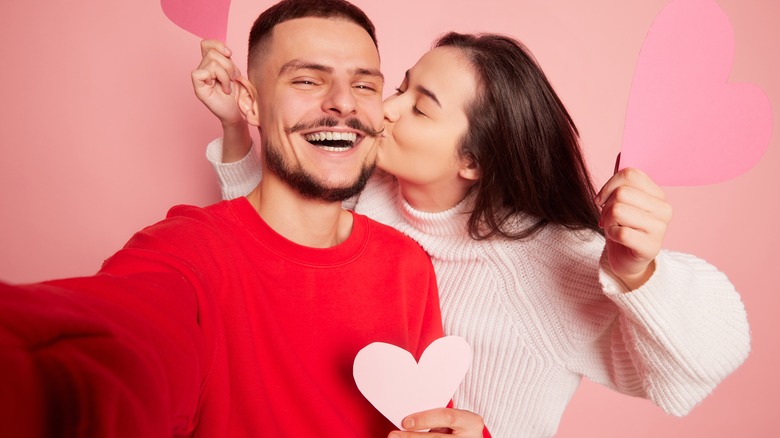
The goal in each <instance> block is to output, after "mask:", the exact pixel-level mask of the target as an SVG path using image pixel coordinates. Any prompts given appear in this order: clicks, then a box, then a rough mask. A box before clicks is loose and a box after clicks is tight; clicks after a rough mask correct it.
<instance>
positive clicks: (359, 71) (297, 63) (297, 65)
mask: <svg viewBox="0 0 780 438" xmlns="http://www.w3.org/2000/svg"><path fill="white" fill-rule="evenodd" d="M295 70H315V71H320V72H323V73H333V67H329V66H327V65H322V64H317V63H316V62H308V61H303V60H300V59H293V60H292V61H290V62H288V63H286V64H284V65H283V66H282V68H280V69H279V74H280V75H283V74H285V73H289V72H291V71H295ZM351 73H352V74H354V75H359V76H376V77H378V78H379V79H382V80H383V81H384V79H385V76H384V75H383V74H382V72H381V71H379V70H377V69H373V68H356V69H354V70H353V71H352V72H351Z"/></svg>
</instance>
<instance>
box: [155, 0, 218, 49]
mask: <svg viewBox="0 0 780 438" xmlns="http://www.w3.org/2000/svg"><path fill="white" fill-rule="evenodd" d="M161 5H162V9H163V12H164V13H165V15H166V16H167V17H168V19H169V20H171V21H172V22H173V23H174V24H176V25H177V26H179V27H180V28H182V29H184V30H186V31H187V32H190V33H192V34H195V35H196V36H198V37H200V38H203V39H217V40H220V41H225V38H226V37H227V24H228V13H229V11H230V0H161Z"/></svg>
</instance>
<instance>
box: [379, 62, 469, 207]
mask: <svg viewBox="0 0 780 438" xmlns="http://www.w3.org/2000/svg"><path fill="white" fill-rule="evenodd" d="M476 90H477V82H476V79H475V77H474V73H473V72H472V68H471V66H470V65H469V63H468V61H467V60H466V58H465V56H464V54H463V52H462V51H461V50H460V49H456V48H453V47H438V48H435V49H433V50H431V51H430V52H428V53H426V54H425V55H424V56H423V57H422V58H420V60H419V61H418V62H417V64H416V65H415V66H414V67H412V68H411V69H410V70H409V71H408V72H407V73H406V77H405V78H404V81H403V83H402V84H401V86H400V87H398V91H397V93H396V94H394V95H392V96H390V97H388V98H387V99H386V100H385V105H384V108H385V123H386V127H385V131H384V141H382V142H380V146H379V150H378V161H377V164H378V166H379V167H380V168H381V169H383V170H385V171H386V172H388V173H390V174H392V175H395V176H396V177H397V178H398V181H399V184H401V188H402V190H403V189H404V188H405V187H406V188H410V189H412V190H413V191H415V192H416V193H418V194H420V195H422V197H423V198H426V197H428V198H429V197H431V196H434V197H436V198H441V199H438V200H436V199H434V200H433V201H434V202H435V203H439V202H437V201H445V202H446V203H451V204H452V201H451V200H448V199H445V198H452V199H454V202H455V203H457V202H458V201H460V200H461V199H462V198H463V196H465V193H466V191H467V190H468V187H469V186H470V185H471V183H472V179H474V178H475V176H473V177H470V175H471V174H472V173H475V172H476V170H474V169H471V168H470V167H469V161H468V160H466V159H464V158H461V157H460V156H459V155H458V150H457V148H458V145H459V144H460V140H461V138H462V137H463V134H464V133H465V132H466V130H467V129H468V119H467V118H466V112H465V111H466V106H467V105H468V104H469V102H471V100H472V98H473V97H474V95H475V93H476ZM404 194H405V196H406V197H407V200H408V201H410V202H412V201H414V199H409V196H407V193H404ZM455 198H457V199H455ZM412 205H415V204H414V202H412ZM452 205H454V204H452ZM452 205H450V206H449V207H451V206H452ZM415 207H418V206H417V205H415ZM441 207H446V208H448V207H447V206H446V205H441ZM434 208H435V207H434ZM425 210H427V211H433V210H431V209H427V208H426V209H425Z"/></svg>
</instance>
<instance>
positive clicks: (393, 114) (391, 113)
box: [384, 95, 399, 123]
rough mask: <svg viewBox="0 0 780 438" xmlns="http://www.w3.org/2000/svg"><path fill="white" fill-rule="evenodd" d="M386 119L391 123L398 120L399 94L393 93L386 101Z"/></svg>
mask: <svg viewBox="0 0 780 438" xmlns="http://www.w3.org/2000/svg"><path fill="white" fill-rule="evenodd" d="M384 112H385V120H387V121H388V122H390V123H395V122H396V121H398V114H399V112H398V96H396V95H392V96H390V97H388V98H387V99H385V102H384Z"/></svg>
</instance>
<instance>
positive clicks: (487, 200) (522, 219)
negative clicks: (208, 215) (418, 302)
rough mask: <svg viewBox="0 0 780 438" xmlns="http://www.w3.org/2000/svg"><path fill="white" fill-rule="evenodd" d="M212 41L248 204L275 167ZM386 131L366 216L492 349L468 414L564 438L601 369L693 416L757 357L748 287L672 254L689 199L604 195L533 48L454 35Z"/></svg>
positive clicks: (219, 103) (622, 385) (453, 320)
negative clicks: (423, 262) (407, 240)
mask: <svg viewBox="0 0 780 438" xmlns="http://www.w3.org/2000/svg"><path fill="white" fill-rule="evenodd" d="M202 47H203V49H204V51H203V53H204V59H203V61H202V63H201V65H200V66H199V69H198V70H196V71H195V72H193V83H194V85H195V89H196V94H198V96H199V98H201V100H203V101H204V103H206V105H207V106H208V107H209V108H210V109H211V110H212V112H214V113H215V114H216V115H217V116H218V117H219V118H220V120H221V121H222V123H223V127H224V128H225V142H224V145H222V148H221V146H220V143H219V142H218V141H217V142H215V143H213V144H212V145H210V146H209V154H210V157H211V160H212V162H213V163H214V165H215V167H216V169H217V172H218V174H219V175H220V181H221V182H222V184H223V194H224V195H225V196H226V197H233V196H236V195H239V194H245V193H246V192H248V191H249V190H250V189H251V188H252V187H253V186H254V184H255V183H256V179H257V178H258V176H257V175H258V174H259V165H258V163H257V161H256V158H255V154H253V153H248V154H247V150H249V148H250V146H251V140H250V139H249V134H248V130H247V128H246V126H245V124H244V123H243V122H242V120H241V119H240V115H239V114H238V113H237V108H235V107H234V106H235V105H234V104H233V105H232V106H231V104H230V102H231V101H230V99H229V97H230V96H229V94H226V93H229V92H230V81H231V78H232V77H235V76H236V75H237V74H238V73H237V70H236V69H235V66H234V65H233V63H232V61H230V59H229V51H227V49H226V48H225V47H224V46H222V45H221V44H219V43H217V42H213V41H207V42H204V44H203V45H202ZM237 115H238V117H236V116H237ZM385 121H386V128H385V131H384V139H383V142H382V143H381V145H380V146H379V149H378V166H379V168H380V169H381V171H379V172H377V173H376V174H375V175H374V176H373V177H372V179H371V181H370V182H369V184H368V186H367V187H366V189H365V190H364V191H363V193H362V194H361V195H360V197H359V199H358V200H357V203H356V205H355V210H356V211H357V212H359V213H362V214H365V215H368V216H370V217H372V218H373V219H375V220H378V221H380V222H384V223H386V224H389V225H391V226H393V227H395V228H397V229H399V230H400V231H402V232H404V233H405V234H407V235H409V236H411V237H412V238H414V239H415V240H417V241H418V242H419V243H420V245H422V247H423V248H425V250H426V251H427V252H428V253H429V254H430V256H431V260H432V261H433V264H434V267H435V269H436V273H437V277H438V282H439V290H440V294H441V306H442V315H443V318H444V324H445V327H444V329H445V332H446V333H448V334H453V335H459V336H462V337H464V338H466V339H467V340H468V342H469V343H470V344H471V346H472V348H473V350H474V360H473V363H472V366H471V369H470V371H469V373H468V375H467V376H466V379H465V381H464V383H463V385H462V386H461V388H460V389H459V390H458V392H457V393H456V394H455V396H454V405H455V407H456V408H459V409H464V410H468V411H473V412H477V413H479V414H481V415H482V416H483V417H484V420H485V423H486V424H487V426H488V427H489V428H490V431H491V433H492V434H493V436H496V437H518V436H551V435H553V434H555V431H556V429H557V426H558V423H559V421H560V418H561V415H562V414H563V411H564V409H565V407H566V405H567V403H568V402H569V400H570V399H571V397H572V395H573V394H574V391H575V390H576V388H577V386H578V385H579V382H580V380H581V378H582V377H583V376H584V377H587V378H589V379H591V380H593V381H596V382H599V383H602V384H604V385H607V386H609V387H611V388H613V389H616V390H618V391H620V392H623V393H626V394H629V395H633V396H640V397H645V398H648V399H650V400H652V401H653V402H654V403H656V404H657V405H659V406H660V407H661V408H663V409H664V410H665V411H667V412H669V413H671V414H674V415H684V414H686V413H687V412H689V411H690V410H691V409H692V408H693V407H694V406H695V405H696V404H698V403H699V402H700V401H701V400H702V399H703V398H704V397H705V396H706V395H707V394H708V393H709V392H710V391H711V390H712V389H713V388H714V387H715V385H717V384H718V383H719V382H720V381H721V380H722V379H723V378H725V377H726V376H727V375H728V374H729V373H730V372H732V371H733V370H734V369H735V368H736V367H738V366H739V365H740V364H741V363H742V362H743V361H744V359H745V357H746V356H747V354H748V351H749V330H748V325H747V321H746V317H745V312H744V308H743V306H742V303H741V301H740V298H739V296H738V294H737V293H736V291H735V290H734V288H733V286H732V285H731V284H730V283H729V282H728V280H727V279H726V277H725V275H724V274H722V273H720V272H719V271H717V269H716V268H714V267H713V266H711V265H709V264H707V263H706V262H704V261H702V260H700V259H698V258H695V257H693V256H690V255H685V254H679V253H673V252H669V251H662V250H661V242H662V240H663V237H664V234H665V231H666V226H667V224H668V222H669V220H670V218H671V207H670V206H669V204H667V203H666V201H665V200H664V195H663V192H662V191H661V189H660V188H659V187H658V186H657V185H656V184H655V183H653V182H652V181H651V180H650V179H649V178H648V177H647V176H646V175H645V174H643V173H642V172H640V171H638V170H635V169H625V170H622V171H620V172H617V173H616V174H615V175H614V176H613V177H612V178H611V179H610V180H609V181H608V182H607V183H606V184H605V185H604V187H603V188H602V189H601V191H600V192H598V193H596V192H595V190H594V189H593V188H592V186H591V183H590V177H589V174H588V171H587V168H586V165H585V163H584V160H583V158H582V154H581V152H580V148H579V144H578V135H577V130H576V128H575V126H574V123H573V121H572V119H571V117H570V116H569V114H568V113H567V111H566V109H565V108H564V106H563V104H562V103H561V102H560V100H559V99H558V97H557V95H556V94H555V92H554V91H553V89H552V87H551V85H550V84H549V83H548V81H547V79H546V78H545V76H544V74H543V73H542V71H541V69H540V68H539V67H538V66H537V64H536V63H535V61H534V60H533V58H532V57H531V56H530V55H529V54H528V53H527V51H526V50H525V49H524V48H523V47H522V46H521V45H520V44H519V43H517V42H516V41H514V40H512V39H510V38H507V37H504V36H499V35H490V34H486V35H461V34H456V33H450V34H447V35H445V36H444V37H442V38H441V39H439V40H438V41H437V42H436V44H435V47H434V48H433V49H432V50H431V51H430V52H428V53H427V54H425V55H424V56H423V57H422V58H421V59H420V61H419V62H418V63H417V64H416V65H415V66H414V67H413V68H412V69H410V70H409V71H408V72H407V75H406V77H405V79H404V81H403V83H402V84H401V86H400V87H399V88H398V91H397V93H396V94H394V95H393V96H391V97H389V98H388V99H387V100H386V101H385ZM223 152H224V153H223ZM241 157H243V158H241ZM237 158H241V160H240V161H237V162H235V163H231V164H225V163H221V162H220V161H222V160H223V159H224V161H232V160H234V159H237ZM236 191H239V192H243V193H236Z"/></svg>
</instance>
